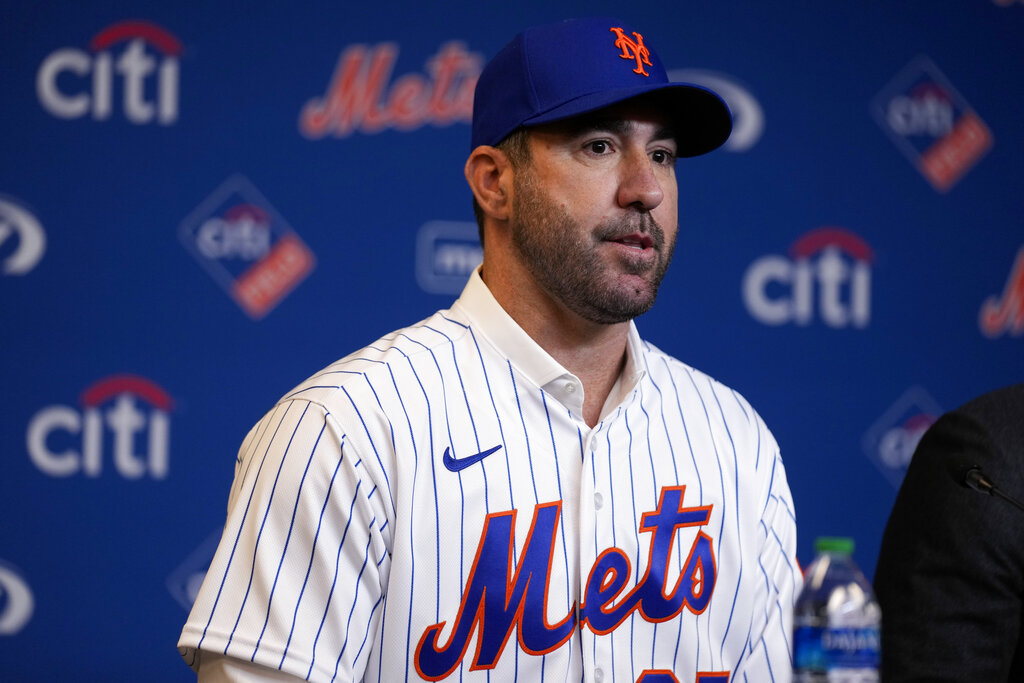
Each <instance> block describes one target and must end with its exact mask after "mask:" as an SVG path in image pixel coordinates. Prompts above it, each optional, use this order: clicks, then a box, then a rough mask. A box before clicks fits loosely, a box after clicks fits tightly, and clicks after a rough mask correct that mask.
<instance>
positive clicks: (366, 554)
mask: <svg viewBox="0 0 1024 683" xmlns="http://www.w3.org/2000/svg"><path fill="white" fill-rule="evenodd" d="M376 523H377V519H376V517H375V518H374V519H372V520H370V530H371V531H372V530H373V525H374V524H376ZM372 540H373V536H371V535H370V534H369V533H367V535H366V550H365V551H364V552H363V565H362V566H361V567H360V568H359V575H358V576H356V581H355V584H356V591H355V595H353V596H352V607H351V608H350V609H349V611H348V621H347V622H346V628H345V640H344V642H342V644H341V651H340V652H338V659H336V660H335V662H334V677H333V678H331V680H332V681H333V680H334V679H335V678H337V677H338V665H339V664H341V658H342V657H343V656H344V655H345V648H347V647H348V637H349V635H350V634H351V633H352V631H351V629H350V627H351V625H352V614H353V612H355V609H356V603H357V602H358V601H359V588H360V585H361V581H360V579H362V578H363V572H365V571H366V563H367V562H369V560H370V542H371V541H372Z"/></svg>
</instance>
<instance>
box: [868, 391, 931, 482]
mask: <svg viewBox="0 0 1024 683" xmlns="http://www.w3.org/2000/svg"><path fill="white" fill-rule="evenodd" d="M942 412H943V411H942V408H940V407H939V404H938V403H936V401H935V399H934V398H932V397H931V395H930V394H929V393H928V392H927V391H925V390H924V389H922V388H921V387H910V388H909V389H907V390H906V391H905V392H903V395H902V396H900V397H899V398H898V399H896V402H895V403H893V404H892V405H891V406H889V408H887V409H886V411H885V412H884V413H883V414H882V416H881V417H879V418H878V420H876V421H875V423H874V424H873V425H871V427H870V428H869V429H868V430H867V432H865V434H864V437H863V438H862V439H861V446H862V447H863V449H864V454H865V455H866V456H867V457H868V460H870V461H871V462H873V463H875V466H876V467H878V469H879V471H881V472H882V474H884V475H885V478H886V479H888V480H889V483H890V484H892V485H893V487H894V488H899V486H900V483H902V481H903V476H904V475H905V474H906V473H907V466H908V465H909V464H910V458H911V456H913V455H914V449H916V448H917V444H918V442H920V441H921V437H922V436H924V433H925V432H926V431H928V428H929V427H931V426H932V424H933V423H934V422H935V420H937V419H938V417H939V415H941V414H942Z"/></svg>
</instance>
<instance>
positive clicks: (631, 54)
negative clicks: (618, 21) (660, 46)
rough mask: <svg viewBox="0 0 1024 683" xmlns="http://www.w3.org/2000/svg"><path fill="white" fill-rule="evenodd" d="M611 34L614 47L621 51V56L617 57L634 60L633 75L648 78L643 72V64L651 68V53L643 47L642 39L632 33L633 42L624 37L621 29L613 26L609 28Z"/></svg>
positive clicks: (637, 34)
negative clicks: (613, 36) (613, 35)
mask: <svg viewBox="0 0 1024 683" xmlns="http://www.w3.org/2000/svg"><path fill="white" fill-rule="evenodd" d="M611 31H612V33H614V34H615V36H616V37H615V47H617V48H619V49H620V50H622V54H621V55H619V57H621V58H622V59H635V60H636V68H635V69H633V73H638V74H640V75H641V76H650V74H649V73H647V72H646V71H644V64H646V65H647V66H651V60H650V59H649V57H650V56H651V51H650V50H648V49H647V47H646V46H645V45H644V37H643V36H642V35H640V34H639V33H637V32H636V31H633V37H635V38H636V42H633V41H632V40H630V39H629V38H627V37H626V34H625V33H623V32H622V29H621V28H619V27H617V26H613V27H612V28H611Z"/></svg>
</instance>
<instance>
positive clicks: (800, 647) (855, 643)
mask: <svg viewBox="0 0 1024 683" xmlns="http://www.w3.org/2000/svg"><path fill="white" fill-rule="evenodd" d="M814 549H815V551H817V553H818V554H817V557H815V558H814V561H813V562H811V564H810V565H808V567H807V570H806V571H805V572H804V588H803V591H802V592H801V593H800V597H799V598H798V599H797V601H796V609H795V611H794V614H793V681H794V683H818V682H821V683H878V666H879V663H880V662H879V660H880V654H881V638H880V633H879V629H880V627H881V622H882V610H881V608H879V606H878V602H877V601H876V600H875V595H874V593H873V592H872V590H871V584H870V582H868V580H867V577H865V576H864V574H863V572H861V570H860V569H859V568H858V567H857V565H856V564H855V563H854V561H853V558H852V557H851V556H852V554H853V540H852V539H849V538H819V539H817V540H816V541H815V543H814Z"/></svg>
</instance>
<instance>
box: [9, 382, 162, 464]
mask: <svg viewBox="0 0 1024 683" xmlns="http://www.w3.org/2000/svg"><path fill="white" fill-rule="evenodd" d="M79 403H80V407H78V408H74V407H72V406H67V405H52V406H47V407H46V408H43V409H42V410H40V411H39V412H38V413H36V414H35V416H34V417H33V418H32V420H31V421H30V422H29V425H28V433H27V435H26V439H25V441H26V446H27V448H28V455H29V458H30V459H31V461H32V463H33V464H34V465H35V466H36V467H37V468H38V469H39V470H40V471H41V472H43V473H44V474H46V475H48V476H50V477H72V476H76V475H82V476H85V477H90V478H95V477H99V476H101V475H102V474H103V472H104V470H105V469H106V468H109V467H112V468H113V470H114V472H116V473H117V474H118V475H119V476H121V477H124V478H125V479H140V478H142V477H147V476H148V477H150V478H152V479H164V478H165V477H166V476H167V471H168V466H169V450H170V413H171V409H172V408H173V401H172V400H171V397H170V396H169V395H168V394H167V392H166V391H164V390H163V389H162V388H161V387H159V386H158V385H156V384H155V383H153V382H152V381H151V380H149V379H146V378H145V377H139V376H136V375H112V376H110V377H107V378H105V379H102V380H99V381H98V382H96V383H95V384H93V385H92V386H90V387H89V388H87V389H86V390H85V391H83V392H82V395H81V397H80V401H79Z"/></svg>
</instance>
